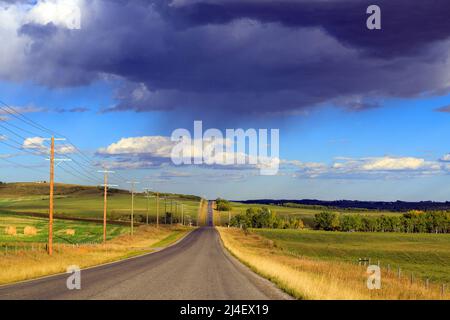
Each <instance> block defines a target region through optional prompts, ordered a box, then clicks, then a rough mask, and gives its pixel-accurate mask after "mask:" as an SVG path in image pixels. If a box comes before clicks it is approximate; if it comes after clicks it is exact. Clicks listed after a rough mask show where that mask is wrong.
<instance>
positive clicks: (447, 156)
mask: <svg viewBox="0 0 450 320" xmlns="http://www.w3.org/2000/svg"><path fill="white" fill-rule="evenodd" d="M440 160H441V161H444V162H450V153H447V154H444V155H443V156H442V158H441V159H440Z"/></svg>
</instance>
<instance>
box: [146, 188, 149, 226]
mask: <svg viewBox="0 0 450 320" xmlns="http://www.w3.org/2000/svg"><path fill="white" fill-rule="evenodd" d="M149 190H150V189H149V188H145V193H146V198H147V213H146V219H145V221H146V224H148V210H149V206H148V202H149V195H148V191H149Z"/></svg>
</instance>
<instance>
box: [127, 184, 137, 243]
mask: <svg viewBox="0 0 450 320" xmlns="http://www.w3.org/2000/svg"><path fill="white" fill-rule="evenodd" d="M127 183H130V184H131V221H130V224H131V235H133V233H134V185H135V184H136V183H139V182H138V181H135V180H133V181H127Z"/></svg>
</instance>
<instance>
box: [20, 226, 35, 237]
mask: <svg viewBox="0 0 450 320" xmlns="http://www.w3.org/2000/svg"><path fill="white" fill-rule="evenodd" d="M23 234H24V235H26V236H35V235H37V229H36V228H35V227H32V226H26V227H25V228H23Z"/></svg>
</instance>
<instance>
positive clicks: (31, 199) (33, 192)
mask: <svg viewBox="0 0 450 320" xmlns="http://www.w3.org/2000/svg"><path fill="white" fill-rule="evenodd" d="M27 190H28V193H27ZM55 190H56V195H55V200H54V213H55V214H60V215H64V216H67V217H77V218H97V219H101V218H102V217H103V192H102V190H99V189H98V188H96V187H82V186H68V185H57V187H56V188H55ZM47 192H48V190H47V186H46V185H44V184H42V185H39V184H30V183H27V184H24V183H22V184H8V185H7V187H3V188H0V212H4V213H7V212H10V213H11V212H20V213H28V212H30V213H48V196H47ZM163 197H166V198H167V200H166V201H165V200H164V198H163ZM172 200H173V203H175V202H178V203H180V204H183V205H184V209H183V210H184V215H185V217H186V221H189V217H190V219H191V220H192V222H193V223H195V222H196V219H197V214H198V207H199V200H197V199H195V198H192V199H191V198H189V197H185V196H183V195H176V194H171V195H162V196H161V197H160V198H159V213H160V217H161V222H163V221H164V212H165V210H167V211H169V212H170V211H172V212H173V214H174V217H178V218H179V217H181V209H180V208H181V206H179V207H178V210H176V206H175V204H173V206H171V202H172ZM148 206H149V210H148V212H149V220H150V221H155V219H156V197H150V198H149V200H148ZM130 213H131V194H129V193H127V192H126V191H116V192H111V193H109V194H108V211H107V216H108V219H110V220H118V219H121V218H122V217H123V216H127V215H129V214H130ZM134 214H135V216H141V217H142V218H143V217H144V216H146V214H147V199H146V198H145V196H144V194H135V197H134Z"/></svg>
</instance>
